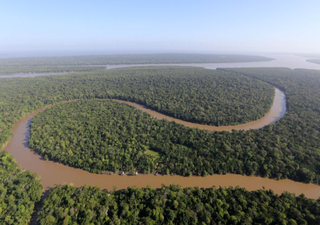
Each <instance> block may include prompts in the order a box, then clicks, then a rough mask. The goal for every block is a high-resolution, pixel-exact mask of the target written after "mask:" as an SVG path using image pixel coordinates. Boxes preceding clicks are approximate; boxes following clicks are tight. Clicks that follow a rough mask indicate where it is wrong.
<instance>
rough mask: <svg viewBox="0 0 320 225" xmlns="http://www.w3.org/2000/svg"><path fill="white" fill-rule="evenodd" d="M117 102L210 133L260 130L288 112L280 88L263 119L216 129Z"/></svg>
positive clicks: (135, 104) (130, 103)
mask: <svg viewBox="0 0 320 225" xmlns="http://www.w3.org/2000/svg"><path fill="white" fill-rule="evenodd" d="M115 101H117V102H123V103H126V104H128V105H132V106H134V107H136V108H137V109H140V110H142V111H144V112H147V113H149V114H150V115H152V116H153V117H155V118H157V119H166V120H168V121H175V122H176V123H180V124H183V125H185V126H187V127H192V128H199V129H202V130H209V131H232V130H250V129H260V128H262V127H264V126H266V125H268V124H272V123H275V122H276V121H278V120H279V119H281V118H282V117H283V116H284V114H285V112H286V110H287V107H286V100H285V94H284V93H283V92H282V91H280V90H279V89H278V88H276V89H275V96H274V99H273V103H272V106H271V109H270V111H269V112H268V113H267V114H266V115H264V117H262V118H261V119H258V120H255V121H252V122H249V123H245V124H239V125H235V126H219V127H216V126H210V125H203V124H197V123H191V122H187V121H184V120H180V119H176V118H173V117H170V116H166V115H163V114H161V113H158V112H157V111H154V110H152V109H148V108H146V107H144V106H143V105H139V104H137V103H133V102H128V101H122V100H115Z"/></svg>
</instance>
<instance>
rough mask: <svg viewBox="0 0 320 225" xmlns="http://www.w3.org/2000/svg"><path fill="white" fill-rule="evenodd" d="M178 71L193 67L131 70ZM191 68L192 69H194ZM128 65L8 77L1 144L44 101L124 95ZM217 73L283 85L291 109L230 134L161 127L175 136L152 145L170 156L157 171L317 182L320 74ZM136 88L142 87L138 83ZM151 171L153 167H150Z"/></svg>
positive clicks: (1, 105)
mask: <svg viewBox="0 0 320 225" xmlns="http://www.w3.org/2000/svg"><path fill="white" fill-rule="evenodd" d="M180 69H181V70H185V69H189V68H179V67H174V68H152V69H151V68H135V69H133V72H132V73H131V76H132V77H134V76H135V75H136V74H137V73H138V74H140V76H142V77H141V78H139V76H138V77H137V80H140V81H141V82H140V83H143V81H147V80H148V79H145V78H146V77H148V76H150V75H148V74H149V73H150V70H151V71H152V70H156V71H157V70H158V71H162V72H163V73H165V72H166V73H169V72H170V71H172V70H180ZM190 70H191V71H192V68H190ZM194 70H196V71H199V73H201V71H208V70H205V69H201V68H194ZM129 71H130V69H128V68H127V69H116V70H110V71H108V70H107V71H106V70H104V71H98V72H97V71H96V72H92V73H84V74H80V73H77V74H68V75H56V76H47V77H36V78H18V79H4V80H3V82H1V83H0V87H1V88H0V96H1V97H0V99H1V101H2V102H0V111H2V112H4V113H2V117H1V123H0V128H1V131H2V134H1V136H0V138H1V142H2V143H5V142H6V141H7V140H8V138H9V137H10V136H11V129H12V126H13V124H15V123H16V122H17V121H18V119H20V118H21V117H22V116H23V115H26V114H27V113H29V112H32V111H34V110H36V109H39V108H41V107H43V106H45V105H49V104H52V103H56V102H61V101H67V100H72V99H93V98H119V96H120V95H121V90H123V89H121V85H122V84H123V85H124V82H125V80H126V78H127V77H130V73H129ZM139 71H140V72H139ZM122 72H123V73H124V75H123V76H121V73H122ZM143 72H145V74H146V75H145V76H143ZM220 72H221V73H227V74H233V76H234V77H241V76H252V77H255V79H256V78H258V79H261V80H264V81H266V82H269V83H271V84H273V85H274V86H277V87H279V88H280V89H282V90H283V91H285V94H286V97H287V108H288V110H287V113H286V115H285V116H284V117H283V118H282V119H281V120H280V121H278V122H277V123H275V124H271V125H269V126H266V127H265V128H263V129H260V130H250V131H234V132H232V133H229V132H214V133H209V132H206V131H202V130H197V129H190V128H187V127H183V126H178V125H177V124H173V125H171V124H172V123H168V124H170V126H174V127H175V129H176V130H175V129H172V130H170V131H169V132H163V134H161V133H160V132H158V133H159V134H158V136H159V135H163V137H165V138H166V139H170V140H172V141H171V142H166V143H164V144H163V145H162V143H161V144H159V145H158V146H151V147H152V148H151V147H150V149H153V150H152V151H154V152H158V153H159V152H161V151H162V152H161V154H162V155H165V156H166V157H162V159H163V161H162V163H160V164H159V168H157V169H159V170H161V171H162V172H163V173H169V174H181V175H185V176H188V175H190V174H193V175H202V176H205V175H206V174H214V173H218V174H225V173H237V174H245V175H260V176H265V177H274V178H278V179H283V178H289V179H292V180H296V181H303V182H312V183H319V181H320V156H319V143H320V142H319V136H320V135H319V130H320V128H319V124H320V123H319V118H320V115H319V113H320V112H319V108H320V106H319V99H320V96H319V94H320V93H319V92H318V90H319V84H320V73H319V72H317V71H312V70H290V69H281V68H277V69H233V70H231V69H229V70H228V72H226V71H225V70H217V73H218V74H220ZM127 73H129V74H127ZM141 74H142V75H141ZM138 78H139V79H138ZM117 80H118V81H117ZM137 83H138V82H137ZM138 87H139V85H137V89H138ZM138 90H139V89H138ZM168 91H170V90H168ZM147 94H148V95H147ZM150 95H152V93H150V92H147V93H146V96H145V98H147V97H148V96H150ZM6 112H11V113H6ZM162 123H164V124H165V123H167V121H163V122H162ZM166 126H167V125H166ZM158 140H159V139H158ZM160 140H161V139H160ZM139 144H140V143H139ZM171 145H172V146H175V147H177V148H178V149H179V150H177V151H169V152H168V153H166V154H165V153H163V149H168V148H170V147H171ZM163 146H164V147H163ZM97 150H98V149H97ZM66 154H67V153H66ZM159 154H160V153H159ZM161 154H160V156H161ZM48 157H49V155H48ZM57 157H59V156H57ZM79 157H84V156H80V155H79ZM56 160H58V159H56ZM59 161H61V160H59ZM61 162H62V161H61ZM133 164H134V163H133ZM150 165H152V164H150ZM81 168H87V170H89V169H90V171H92V172H98V171H99V170H97V169H96V168H90V166H88V165H85V166H82V167H81ZM152 170H153V168H152V167H150V169H149V172H151V171H152ZM146 172H148V170H146Z"/></svg>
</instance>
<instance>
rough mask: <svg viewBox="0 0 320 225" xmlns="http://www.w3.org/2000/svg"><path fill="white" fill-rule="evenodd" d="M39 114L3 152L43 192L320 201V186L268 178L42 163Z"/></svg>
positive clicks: (18, 128) (24, 122)
mask: <svg viewBox="0 0 320 225" xmlns="http://www.w3.org/2000/svg"><path fill="white" fill-rule="evenodd" d="M38 111H39V110H38ZM38 111H36V112H33V113H31V114H29V115H27V116H25V117H23V118H22V119H21V120H20V121H19V122H18V123H17V124H16V125H15V126H14V128H13V132H14V136H13V137H12V139H11V140H10V142H9V143H8V144H7V145H6V147H5V148H4V150H6V151H8V152H9V153H10V154H12V155H13V156H14V158H15V159H16V160H17V162H18V164H19V165H20V166H21V167H22V168H24V169H27V170H29V171H31V172H34V173H37V174H39V175H40V176H41V181H42V184H43V185H44V191H45V190H47V189H49V188H51V187H54V185H55V184H64V183H67V184H69V183H73V184H74V185H75V186H77V187H78V186H82V185H85V184H86V185H91V186H98V187H100V188H102V189H105V188H106V189H109V190H110V189H112V188H113V186H116V187H117V188H118V189H123V188H126V187H128V186H137V187H145V186H147V185H151V186H152V187H161V184H165V185H169V184H179V185H181V186H182V187H188V186H199V187H211V186H213V185H215V186H217V187H219V186H226V187H229V186H234V187H235V186H240V187H245V188H246V189H247V190H249V191H252V190H257V189H261V188H263V187H265V188H266V189H272V190H273V191H274V192H275V193H277V194H280V193H282V192H284V191H288V192H292V193H295V194H297V195H299V194H301V193H304V194H305V195H306V197H308V198H314V199H315V198H318V197H320V187H319V186H317V185H313V184H304V183H299V182H294V181H291V180H287V179H286V180H280V181H277V180H274V179H268V178H261V177H253V176H242V175H234V174H227V175H214V176H207V177H196V176H192V177H182V176H170V175H165V176H162V175H159V176H155V175H138V176H118V175H101V174H93V173H89V172H87V171H84V170H81V169H76V168H72V167H69V166H65V165H62V164H59V163H56V162H52V161H45V160H43V159H42V157H41V156H39V155H38V154H36V153H34V152H33V151H31V150H30V149H29V147H28V139H29V132H30V131H29V125H30V121H31V119H32V117H33V116H34V115H35V114H37V112H38Z"/></svg>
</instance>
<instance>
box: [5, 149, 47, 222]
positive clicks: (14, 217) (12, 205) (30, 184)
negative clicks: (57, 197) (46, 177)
mask: <svg viewBox="0 0 320 225" xmlns="http://www.w3.org/2000/svg"><path fill="white" fill-rule="evenodd" d="M41 190H42V184H41V183H40V179H39V178H38V176H37V175H36V174H33V173H30V172H29V171H23V170H22V169H20V168H19V166H18V165H17V163H16V161H15V160H14V158H13V157H12V156H11V155H10V154H9V153H7V152H5V151H0V224H27V223H28V221H29V220H30V218H31V213H32V212H33V209H34V207H35V204H36V203H37V202H38V201H39V200H40V198H41Z"/></svg>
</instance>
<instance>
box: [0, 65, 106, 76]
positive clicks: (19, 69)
mask: <svg viewBox="0 0 320 225" xmlns="http://www.w3.org/2000/svg"><path fill="white" fill-rule="evenodd" d="M103 69H105V67H79V66H78V67H76V66H75V67H64V66H1V67H0V76H1V75H9V74H19V73H66V72H89V71H96V70H103Z"/></svg>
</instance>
